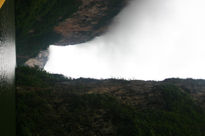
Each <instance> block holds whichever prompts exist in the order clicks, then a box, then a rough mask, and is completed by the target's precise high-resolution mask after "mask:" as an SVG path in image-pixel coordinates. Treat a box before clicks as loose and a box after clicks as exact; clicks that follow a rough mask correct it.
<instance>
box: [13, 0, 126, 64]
mask: <svg viewBox="0 0 205 136" xmlns="http://www.w3.org/2000/svg"><path fill="white" fill-rule="evenodd" d="M127 1H128V0H72V1H70V3H69V2H67V1H66V0H62V2H61V3H60V2H58V1H56V0H54V1H53V3H49V1H48V0H45V1H40V0H37V1H34V0H31V1H29V2H28V1H25V0H23V1H20V0H16V14H17V16H16V30H17V33H16V37H17V38H16V43H17V62H18V65H21V64H24V63H25V62H26V61H28V60H29V59H31V58H32V61H31V60H30V61H29V64H30V66H32V65H35V64H37V63H45V62H37V61H39V60H34V59H36V58H37V59H38V58H39V57H36V56H38V53H40V51H42V50H46V49H47V48H48V46H49V45H51V44H57V45H70V44H78V43H82V42H86V41H89V40H91V39H92V38H94V37H96V36H99V35H101V34H102V33H104V32H105V31H106V28H107V27H108V26H109V24H110V22H111V21H112V19H113V18H114V17H115V16H116V15H117V14H118V13H119V12H120V11H121V10H122V8H123V7H124V6H125V5H126V3H127ZM59 5H60V6H61V7H62V8H60V6H59ZM72 5H74V6H73V7H72ZM41 11H42V12H41ZM25 12H28V13H25ZM44 12H45V13H44ZM40 54H41V53H40ZM35 57H36V58H35ZM43 60H45V59H43ZM31 62H35V64H31Z"/></svg>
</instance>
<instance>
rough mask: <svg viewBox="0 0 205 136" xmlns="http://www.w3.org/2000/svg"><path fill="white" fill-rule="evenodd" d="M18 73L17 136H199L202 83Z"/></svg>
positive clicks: (202, 116)
mask: <svg viewBox="0 0 205 136" xmlns="http://www.w3.org/2000/svg"><path fill="white" fill-rule="evenodd" d="M16 73H17V80H16V85H17V126H18V128H17V135H19V136H22V135H25V136H29V135H39V136H44V135H50V136H58V135H59V136H64V135H65V136H102V135H103V136H104V135H110V136H111V135H112V136H127V135H129V136H155V135H157V136H165V135H166V136H173V135H174V136H193V135H194V136H203V135H205V131H204V130H205V126H204V123H205V112H204V110H205V107H204V103H205V102H204V97H205V90H204V87H205V81H204V80H193V79H167V80H164V81H161V82H156V81H137V80H135V81H134V80H133V81H127V80H121V79H107V80H95V79H75V80H74V79H66V78H65V77H63V76H62V75H50V74H48V73H46V72H45V71H41V70H38V69H35V68H27V67H20V68H18V69H17V71H16Z"/></svg>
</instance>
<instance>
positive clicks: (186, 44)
mask: <svg viewBox="0 0 205 136" xmlns="http://www.w3.org/2000/svg"><path fill="white" fill-rule="evenodd" d="M204 6H205V2H204V1H203V0H133V1H131V2H130V4H129V5H128V6H127V7H126V8H125V9H124V10H123V11H122V12H121V13H120V14H119V15H118V16H117V17H116V18H115V19H114V21H113V24H112V25H111V26H110V28H109V30H108V32H107V33H105V34H104V35H102V36H100V37H97V38H95V39H94V40H92V41H89V42H86V43H83V44H78V45H72V46H65V47H60V46H54V45H51V46H50V48H49V50H50V56H49V61H48V62H47V64H46V66H45V70H47V71H48V72H51V73H60V74H64V75H66V76H69V77H73V78H78V77H91V78H110V77H116V78H126V79H144V80H162V79H164V78H169V77H181V78H187V77H192V78H205V72H204V70H205V63H204V59H205V15H204V13H205V9H204Z"/></svg>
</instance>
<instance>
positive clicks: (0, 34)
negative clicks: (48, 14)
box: [0, 0, 16, 136]
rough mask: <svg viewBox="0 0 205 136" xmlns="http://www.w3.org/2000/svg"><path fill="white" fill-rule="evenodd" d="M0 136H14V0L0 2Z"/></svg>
mask: <svg viewBox="0 0 205 136" xmlns="http://www.w3.org/2000/svg"><path fill="white" fill-rule="evenodd" d="M0 1H1V5H0V6H1V8H0V136H15V135H16V118H15V115H16V113H15V108H16V106H15V86H14V81H15V80H14V77H15V66H16V53H15V52H16V51H15V26H14V25H15V19H14V0H0Z"/></svg>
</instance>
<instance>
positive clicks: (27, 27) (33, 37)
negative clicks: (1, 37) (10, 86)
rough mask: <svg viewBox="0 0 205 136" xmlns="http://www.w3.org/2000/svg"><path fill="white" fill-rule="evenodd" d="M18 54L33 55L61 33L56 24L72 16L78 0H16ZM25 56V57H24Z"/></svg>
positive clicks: (54, 40)
mask: <svg viewBox="0 0 205 136" xmlns="http://www.w3.org/2000/svg"><path fill="white" fill-rule="evenodd" d="M15 2H16V4H15V5H16V11H15V13H16V41H17V46H16V47H17V55H18V56H21V57H22V56H24V57H33V56H35V55H37V54H38V53H39V51H40V50H43V49H46V48H47V47H48V45H49V44H52V43H55V42H56V41H57V40H58V38H59V35H57V34H56V33H54V32H53V28H54V26H56V25H57V24H58V23H59V22H60V21H62V20H64V19H65V18H67V17H70V16H71V15H72V14H73V13H74V12H75V11H76V10H77V9H78V7H79V5H80V1H78V0H15ZM22 58H23V57H22Z"/></svg>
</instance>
